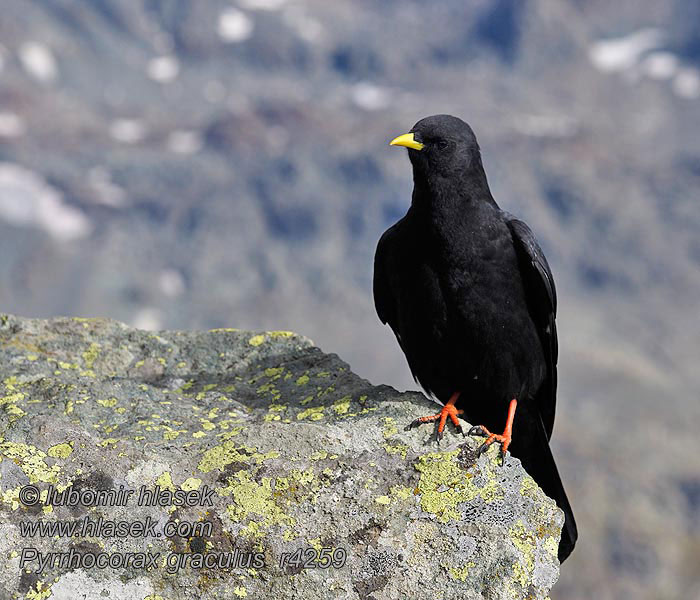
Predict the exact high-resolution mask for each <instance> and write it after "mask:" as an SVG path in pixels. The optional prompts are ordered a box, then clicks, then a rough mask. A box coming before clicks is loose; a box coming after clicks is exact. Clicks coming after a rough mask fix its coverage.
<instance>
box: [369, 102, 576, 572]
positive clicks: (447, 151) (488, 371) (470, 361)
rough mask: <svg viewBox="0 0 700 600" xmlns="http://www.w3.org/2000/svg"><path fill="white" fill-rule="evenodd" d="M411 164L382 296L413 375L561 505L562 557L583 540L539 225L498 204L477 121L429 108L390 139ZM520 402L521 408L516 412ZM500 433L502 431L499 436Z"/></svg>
mask: <svg viewBox="0 0 700 600" xmlns="http://www.w3.org/2000/svg"><path fill="white" fill-rule="evenodd" d="M391 145H394V146H404V147H406V148H407V149H408V156H409V158H410V160H411V164H412V166H413V183H414V187H413V197H412V202H411V207H410V208H409V209H408V212H407V213H406V215H405V216H404V217H403V218H402V219H401V220H399V221H398V222H397V223H396V224H394V225H393V226H392V227H390V228H389V229H388V230H387V231H386V232H385V233H384V234H383V235H382V237H381V239H380V240H379V244H378V245H377V251H376V254H375V260H374V302H375V306H376V309H377V314H378V315H379V318H380V319H381V321H382V322H383V323H388V324H389V325H390V327H391V328H392V330H393V331H394V333H395V335H396V339H397V340H398V342H399V345H400V346H401V349H402V350H403V352H404V354H405V355H406V359H407V361H408V365H409V367H410V369H411V372H412V373H413V376H414V378H415V379H416V381H417V382H418V383H420V385H421V386H422V387H423V388H424V389H425V390H426V392H428V393H429V394H431V395H433V396H434V397H436V398H437V399H438V400H440V402H441V403H442V404H443V408H442V410H441V411H440V412H439V413H438V414H435V415H431V416H427V417H421V418H419V419H416V420H415V421H413V423H411V424H410V425H409V427H412V426H416V425H419V424H421V423H428V422H434V421H437V422H438V425H437V430H436V436H437V439H438V441H439V440H440V438H441V437H442V435H443V430H444V427H445V423H446V420H447V419H448V418H449V419H450V420H451V421H452V423H453V424H454V425H455V427H456V428H457V430H458V431H460V432H461V431H462V429H461V426H460V425H459V421H458V418H457V415H464V417H465V418H467V419H468V420H469V421H470V422H471V423H479V425H477V426H475V427H472V429H471V430H470V431H469V434H470V435H482V436H485V437H486V441H485V442H484V443H483V444H482V446H481V448H480V451H483V450H485V449H486V448H487V447H488V446H489V445H490V444H492V443H494V442H495V443H499V444H500V445H501V453H502V456H504V455H505V452H506V451H507V450H510V451H511V453H512V454H513V456H517V457H518V458H519V459H520V461H521V462H522V464H523V467H524V468H525V470H526V471H527V472H528V473H529V474H530V475H531V476H532V477H533V479H534V480H535V481H536V482H537V483H538V484H539V486H540V487H541V488H542V489H543V490H544V492H545V493H546V494H547V495H548V496H550V497H551V498H553V499H554V500H555V501H556V503H557V505H558V506H559V507H560V508H561V509H562V510H563V511H564V514H565V524H564V528H563V530H562V537H561V542H560V544H559V560H560V561H563V560H564V559H565V558H566V557H567V556H569V554H570V553H571V551H572V550H573V548H574V544H575V543H576V538H577V536H578V534H577V531H576V523H575V522H574V515H573V513H572V511H571V506H570V505H569V501H568V499H567V497H566V493H565V491H564V487H563V485H562V482H561V479H560V478H559V473H558V472H557V467H556V464H555V462H554V457H553V456H552V452H551V450H550V447H549V440H550V438H551V436H552V427H553V425H554V409H555V404H556V389H557V352H558V351H557V330H556V323H555V316H556V310H557V296H556V289H555V286H554V280H553V278H552V272H551V270H550V268H549V265H548V264H547V259H546V258H545V256H544V254H543V252H542V250H541V248H540V246H539V245H538V243H537V240H536V239H535V236H534V235H533V233H532V231H531V230H530V228H529V227H528V226H527V225H526V224H525V223H524V222H522V221H520V220H519V219H517V218H516V217H514V216H513V215H511V214H509V213H507V212H505V211H503V210H501V209H500V208H499V207H498V205H497V204H496V202H495V200H494V199H493V196H492V195H491V191H490V190H489V185H488V182H487V180H486V173H485V172H484V168H483V165H482V162H481V153H480V150H479V145H478V144H477V141H476V137H475V136H474V132H473V131H472V129H471V127H469V125H468V124H467V123H465V122H464V121H462V120H461V119H458V118H457V117H453V116H450V115H435V116H432V117H426V118H425V119H422V120H420V121H418V123H416V124H415V125H414V126H413V128H412V129H411V131H410V132H409V133H406V134H404V135H401V136H399V137H397V138H395V139H394V140H392V141H391ZM516 408H517V410H516ZM496 431H503V433H502V434H497V433H492V432H496Z"/></svg>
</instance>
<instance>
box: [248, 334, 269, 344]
mask: <svg viewBox="0 0 700 600" xmlns="http://www.w3.org/2000/svg"><path fill="white" fill-rule="evenodd" d="M264 341H265V336H264V335H254V336H253V337H252V338H250V339H249V340H248V343H249V344H250V345H251V346H259V345H260V344H262V343H263V342H264Z"/></svg>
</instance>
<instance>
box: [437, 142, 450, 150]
mask: <svg viewBox="0 0 700 600" xmlns="http://www.w3.org/2000/svg"><path fill="white" fill-rule="evenodd" d="M449 145H450V144H449V142H448V141H447V140H438V143H437V147H438V149H439V150H446V149H447V147H448V146H449Z"/></svg>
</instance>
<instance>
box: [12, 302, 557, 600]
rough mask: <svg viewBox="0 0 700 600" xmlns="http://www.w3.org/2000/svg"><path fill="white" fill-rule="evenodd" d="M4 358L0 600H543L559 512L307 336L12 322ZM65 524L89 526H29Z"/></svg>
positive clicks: (494, 458)
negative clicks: (421, 422) (413, 424)
mask: <svg viewBox="0 0 700 600" xmlns="http://www.w3.org/2000/svg"><path fill="white" fill-rule="evenodd" d="M0 347H1V349H0V353H1V354H0V356H1V360H0V368H1V369H2V373H1V374H0V380H1V381H2V383H0V407H2V411H1V412H0V473H1V477H0V489H1V491H2V497H1V499H2V503H1V504H0V511H1V515H2V518H1V519H0V523H1V524H0V531H1V533H2V535H1V536H0V550H1V553H2V556H3V557H4V558H5V560H4V561H3V562H2V563H1V564H0V589H2V590H7V592H4V595H2V593H0V597H1V598H3V599H4V598H20V597H22V598H30V599H35V600H44V599H49V598H52V599H61V600H63V599H66V600H67V599H70V600H73V599H76V598H90V599H92V598H98V597H108V598H118V599H120V600H132V599H133V600H144V599H148V600H161V599H163V600H180V599H186V598H187V599H189V598H192V599H195V598H196V599H201V600H205V599H209V598H211V599H213V598H237V597H248V598H302V599H303V598H308V599H318V598H328V599H333V600H336V599H339V598H341V599H345V598H347V599H356V598H362V599H371V598H373V599H375V600H383V599H394V598H396V599H399V598H401V599H404V598H443V599H451V598H455V599H456V598H460V599H463V598H525V597H527V598H545V597H547V594H548V592H549V589H550V588H551V587H552V585H553V584H554V582H555V581H556V579H557V576H558V573H559V563H558V561H557V558H556V554H557V553H556V550H557V544H558V540H559V534H560V528H561V525H562V523H563V515H562V513H561V512H560V511H559V510H558V509H557V508H556V506H555V504H554V502H553V501H552V500H550V499H549V498H547V497H546V496H545V495H544V494H543V493H542V491H541V490H540V489H539V488H538V487H537V485H536V484H535V482H534V481H533V480H532V478H530V477H529V476H528V475H527V474H526V473H525V472H524V471H523V469H522V468H521V466H520V462H519V461H518V460H517V459H514V458H512V457H510V456H508V457H507V459H506V461H505V465H504V466H503V467H501V465H500V460H499V458H498V450H497V449H496V448H492V449H490V450H489V451H488V452H487V453H486V454H485V455H482V456H481V457H479V458H477V457H476V455H475V448H476V446H477V445H478V443H479V440H478V439H476V438H463V437H462V436H459V435H457V434H456V433H454V431H452V430H450V431H448V433H447V434H446V436H445V438H444V439H443V442H442V445H441V446H439V447H438V446H436V445H435V444H434V442H432V441H431V440H430V435H431V433H432V430H431V429H430V428H425V429H418V430H412V431H408V432H406V431H404V429H403V425H404V424H406V423H409V422H410V421H411V420H412V419H413V418H415V417H416V416H417V415H422V414H427V413H428V412H433V411H434V408H435V406H434V404H432V403H431V402H429V401H428V400H426V399H425V398H423V397H422V396H421V395H420V394H408V393H406V394H399V393H398V392H396V391H394V390H393V389H391V388H389V387H386V386H379V387H374V386H372V385H370V384H369V383H368V382H367V381H364V380H362V379H360V378H359V377H357V376H356V375H354V374H353V373H352V372H351V371H350V369H349V367H348V365H347V364H345V363H344V362H342V361H341V360H340V359H339V358H338V357H337V356H335V355H332V354H324V353H323V352H321V351H320V350H319V349H318V348H315V347H314V346H313V345H312V343H311V342H310V341H309V340H308V339H306V338H304V337H301V336H299V335H296V334H294V333H290V332H262V333H255V332H249V331H239V330H234V329H219V330H212V331H207V332H189V331H161V332H157V333H150V332H146V331H139V330H135V329H131V328H128V327H126V326H125V325H122V324H120V323H117V322H114V321H108V320H102V319H52V320H35V319H23V318H18V317H13V316H3V317H2V319H1V321H0ZM468 427H469V426H468V425H466V426H465V429H468ZM142 486H143V487H142ZM34 488H36V489H37V490H39V492H40V494H41V496H40V498H39V501H38V502H37V503H36V504H34V501H35V498H32V496H31V493H32V492H33V490H34ZM100 490H102V492H100ZM109 490H111V495H108V494H107V491H109ZM129 490H134V491H133V493H132V494H131V495H127V492H128V491H129ZM176 491H177V492H178V493H177V494H175V493H174V492H176ZM20 492H21V494H20ZM118 492H120V493H121V496H120V495H119V494H118ZM185 492H188V493H187V494H186V493H185ZM140 494H142V495H141V496H139V495H140ZM49 498H51V499H52V502H53V504H49V501H48V499H49ZM149 499H150V500H155V499H158V500H160V501H161V502H162V503H163V505H162V506H161V505H150V504H149V503H147V502H144V500H149ZM76 500H80V501H82V502H83V503H85V504H87V506H84V505H81V504H78V505H75V504H76ZM139 500H141V505H139ZM23 501H24V502H23ZM108 502H111V504H112V505H111V506H110V505H106V503H108ZM69 504H70V505H69ZM95 504H99V505H95ZM115 504H116V505H115ZM59 521H63V522H65V523H68V524H70V523H75V526H76V527H83V528H85V527H87V528H88V530H86V529H77V530H76V532H77V535H76V536H74V537H68V535H69V533H70V532H68V531H67V530H65V531H63V535H62V536H61V535H59V536H56V535H53V536H51V533H55V532H50V531H47V530H44V531H43V536H42V535H40V534H41V533H42V532H41V531H35V532H34V535H33V536H32V535H30V530H28V529H26V528H27V527H32V526H34V527H36V526H37V524H40V523H43V524H44V526H46V525H50V524H54V523H58V522H59ZM119 522H122V523H119ZM86 523H89V525H86ZM110 523H111V524H110ZM140 523H143V524H144V528H145V531H140V530H138V528H139V527H141V525H140ZM127 526H130V527H131V529H130V530H128V531H127V530H126V527H127ZM22 527H24V528H25V530H23V529H22ZM97 527H102V530H101V531H97V529H96V528H97ZM108 527H116V528H117V529H116V532H117V533H118V532H119V528H120V527H123V528H124V529H123V530H122V531H121V535H119V536H115V535H114V534H115V531H111V532H110V531H109V530H108ZM178 527H179V529H178ZM83 534H89V535H87V536H84V535H83ZM144 535H145V537H144ZM31 549H33V550H31ZM300 549H301V551H299V550H300ZM23 559H24V561H25V564H24V568H21V561H22V560H23ZM205 559H206V560H207V561H214V562H207V563H203V561H204V560H205ZM40 560H41V562H40ZM93 560H99V561H103V560H104V561H110V562H108V563H107V566H106V568H97V567H96V566H93V565H92V563H91V561H93ZM69 561H72V562H69ZM79 561H80V562H79ZM129 561H131V562H129ZM149 561H152V564H151V565H150V566H149V564H148V563H149ZM125 563H126V564H125ZM110 565H111V566H110ZM153 565H155V566H153ZM42 567H43V569H42ZM324 567H325V568H324Z"/></svg>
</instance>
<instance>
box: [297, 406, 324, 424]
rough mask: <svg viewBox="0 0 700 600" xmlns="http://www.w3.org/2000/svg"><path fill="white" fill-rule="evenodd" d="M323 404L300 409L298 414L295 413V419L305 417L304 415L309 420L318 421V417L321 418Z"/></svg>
mask: <svg viewBox="0 0 700 600" xmlns="http://www.w3.org/2000/svg"><path fill="white" fill-rule="evenodd" d="M323 409H324V407H323V406H311V407H310V408H307V409H305V410H302V411H301V412H300V413H299V414H298V415H297V420H298V421H301V420H302V419H305V418H306V417H309V419H310V420H311V421H318V420H320V419H323Z"/></svg>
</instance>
